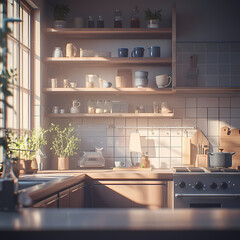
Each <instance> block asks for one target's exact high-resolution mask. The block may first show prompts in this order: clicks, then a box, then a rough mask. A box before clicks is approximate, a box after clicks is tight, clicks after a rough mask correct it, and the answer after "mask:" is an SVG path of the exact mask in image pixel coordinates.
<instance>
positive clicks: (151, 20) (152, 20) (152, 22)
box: [144, 8, 162, 28]
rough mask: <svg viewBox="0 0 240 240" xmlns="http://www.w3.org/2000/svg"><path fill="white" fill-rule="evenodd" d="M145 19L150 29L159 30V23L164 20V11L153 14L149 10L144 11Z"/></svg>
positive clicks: (160, 10)
mask: <svg viewBox="0 0 240 240" xmlns="http://www.w3.org/2000/svg"><path fill="white" fill-rule="evenodd" d="M144 12H145V19H146V20H147V27H148V28H159V23H160V21H161V20H162V9H159V10H155V11H154V12H152V11H151V10H150V9H149V8H148V9H147V10H144Z"/></svg>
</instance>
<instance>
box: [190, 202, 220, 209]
mask: <svg viewBox="0 0 240 240" xmlns="http://www.w3.org/2000/svg"><path fill="white" fill-rule="evenodd" d="M190 208H222V204H221V203H190Z"/></svg>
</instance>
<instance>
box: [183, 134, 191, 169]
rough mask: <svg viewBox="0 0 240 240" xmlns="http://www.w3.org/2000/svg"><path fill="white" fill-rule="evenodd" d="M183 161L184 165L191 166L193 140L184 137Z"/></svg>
mask: <svg viewBox="0 0 240 240" xmlns="http://www.w3.org/2000/svg"><path fill="white" fill-rule="evenodd" d="M182 160H183V164H187V165H189V164H191V139H190V138H189V137H187V136H184V137H183V151H182Z"/></svg>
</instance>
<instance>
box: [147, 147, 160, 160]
mask: <svg viewBox="0 0 240 240" xmlns="http://www.w3.org/2000/svg"><path fill="white" fill-rule="evenodd" d="M159 154H160V153H159V149H158V148H154V147H149V148H148V156H149V158H159V157H160V155H159Z"/></svg>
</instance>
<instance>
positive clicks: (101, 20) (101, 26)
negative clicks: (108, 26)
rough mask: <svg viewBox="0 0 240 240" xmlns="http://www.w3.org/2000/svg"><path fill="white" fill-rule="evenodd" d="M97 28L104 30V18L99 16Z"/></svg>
mask: <svg viewBox="0 0 240 240" xmlns="http://www.w3.org/2000/svg"><path fill="white" fill-rule="evenodd" d="M97 28H104V21H103V17H102V16H98V20H97Z"/></svg>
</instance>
